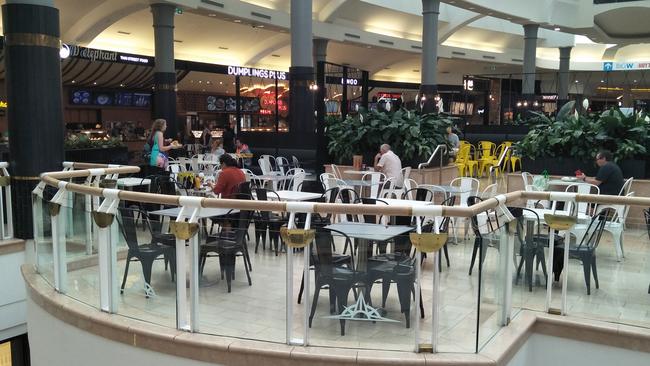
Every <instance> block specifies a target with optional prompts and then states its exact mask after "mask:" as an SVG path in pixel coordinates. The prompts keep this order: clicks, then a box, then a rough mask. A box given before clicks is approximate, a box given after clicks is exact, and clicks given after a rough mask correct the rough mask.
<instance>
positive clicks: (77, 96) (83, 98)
mask: <svg viewBox="0 0 650 366" xmlns="http://www.w3.org/2000/svg"><path fill="white" fill-rule="evenodd" d="M91 101H92V98H91V95H90V92H89V91H88V90H74V91H72V92H71V93H70V102H71V103H72V104H79V105H86V104H91V103H90V102H91Z"/></svg>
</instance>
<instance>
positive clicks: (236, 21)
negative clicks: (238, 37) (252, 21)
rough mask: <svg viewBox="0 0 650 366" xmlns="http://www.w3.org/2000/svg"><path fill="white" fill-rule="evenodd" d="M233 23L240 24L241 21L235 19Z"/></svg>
mask: <svg viewBox="0 0 650 366" xmlns="http://www.w3.org/2000/svg"><path fill="white" fill-rule="evenodd" d="M233 22H235V23H241V19H235V20H233Z"/></svg>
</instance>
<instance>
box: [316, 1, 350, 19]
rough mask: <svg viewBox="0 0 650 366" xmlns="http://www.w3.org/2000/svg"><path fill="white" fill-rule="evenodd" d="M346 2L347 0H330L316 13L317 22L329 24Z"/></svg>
mask: <svg viewBox="0 0 650 366" xmlns="http://www.w3.org/2000/svg"><path fill="white" fill-rule="evenodd" d="M348 1H349V0H330V1H329V2H328V3H327V4H326V5H325V6H323V9H321V11H320V12H319V13H318V21H320V22H331V21H332V19H334V17H335V16H336V14H337V12H338V11H339V10H340V9H341V7H343V5H345V4H346V3H347V2H348Z"/></svg>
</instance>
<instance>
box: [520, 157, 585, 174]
mask: <svg viewBox="0 0 650 366" xmlns="http://www.w3.org/2000/svg"><path fill="white" fill-rule="evenodd" d="M522 165H523V167H522V171H524V172H529V173H531V174H542V172H543V171H544V170H546V171H547V172H548V174H550V175H560V176H571V177H572V176H574V175H575V171H576V170H578V169H580V170H582V171H583V172H584V173H585V174H586V175H588V176H594V175H596V173H597V172H598V169H597V168H596V164H595V162H593V161H590V162H584V161H580V160H577V159H572V158H537V159H535V160H532V159H528V158H523V161H522Z"/></svg>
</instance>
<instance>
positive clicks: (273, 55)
mask: <svg viewBox="0 0 650 366" xmlns="http://www.w3.org/2000/svg"><path fill="white" fill-rule="evenodd" d="M271 57H280V55H276V54H275V53H274V54H272V55H271Z"/></svg>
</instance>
